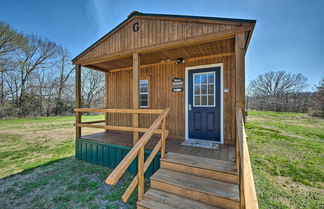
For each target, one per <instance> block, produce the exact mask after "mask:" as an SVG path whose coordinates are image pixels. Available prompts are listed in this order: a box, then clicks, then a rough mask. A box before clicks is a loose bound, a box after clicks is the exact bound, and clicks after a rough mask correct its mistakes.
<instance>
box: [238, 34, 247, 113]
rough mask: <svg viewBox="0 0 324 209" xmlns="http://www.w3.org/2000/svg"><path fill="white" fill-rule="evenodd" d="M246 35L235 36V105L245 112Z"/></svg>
mask: <svg viewBox="0 0 324 209" xmlns="http://www.w3.org/2000/svg"><path fill="white" fill-rule="evenodd" d="M245 43H246V39H245V33H239V34H237V35H236V36H235V103H236V107H240V108H241V110H242V111H245Z"/></svg>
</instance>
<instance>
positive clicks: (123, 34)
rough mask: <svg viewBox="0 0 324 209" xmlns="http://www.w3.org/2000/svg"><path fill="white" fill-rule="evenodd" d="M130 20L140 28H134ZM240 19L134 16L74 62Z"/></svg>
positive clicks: (191, 35)
mask: <svg viewBox="0 0 324 209" xmlns="http://www.w3.org/2000/svg"><path fill="white" fill-rule="evenodd" d="M134 23H139V25H140V30H139V31H138V32H134V31H133V29H132V27H133V24H134ZM245 25H246V24H244V23H234V22H225V21H224V22H222V21H201V20H197V19H196V20H192V19H189V20H184V19H161V18H154V17H150V18H143V17H134V18H133V19H130V20H129V21H128V22H127V23H125V24H124V25H122V26H120V27H119V28H117V29H116V30H115V31H114V32H113V33H111V34H110V35H108V36H107V37H105V38H103V39H102V40H101V41H99V42H98V43H97V44H95V46H93V47H92V48H90V49H89V50H87V51H86V52H85V53H84V54H83V55H82V56H80V57H79V58H78V59H77V60H76V62H77V63H80V64H82V63H85V62H89V61H91V60H95V59H98V58H102V57H107V56H111V55H114V54H120V53H126V52H128V51H133V50H138V49H142V48H147V47H153V46H159V45H161V46H163V45H165V44H167V43H172V42H177V41H181V40H191V39H195V38H199V37H201V38H204V37H207V36H210V35H213V34H217V33H221V32H224V31H231V30H233V31H234V30H235V29H237V28H239V27H242V28H243V26H245Z"/></svg>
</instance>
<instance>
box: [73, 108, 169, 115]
mask: <svg viewBox="0 0 324 209" xmlns="http://www.w3.org/2000/svg"><path fill="white" fill-rule="evenodd" d="M163 111H164V110H156V109H107V108H74V112H103V113H130V114H132V113H133V114H134V113H138V114H140V113H145V114H161V113H162V112H163Z"/></svg>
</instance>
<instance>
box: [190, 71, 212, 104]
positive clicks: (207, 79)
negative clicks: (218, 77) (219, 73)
mask: <svg viewBox="0 0 324 209" xmlns="http://www.w3.org/2000/svg"><path fill="white" fill-rule="evenodd" d="M193 81H194V83H193V95H194V102H193V103H194V104H193V105H194V106H206V107H208V106H215V72H205V73H194V74H193Z"/></svg>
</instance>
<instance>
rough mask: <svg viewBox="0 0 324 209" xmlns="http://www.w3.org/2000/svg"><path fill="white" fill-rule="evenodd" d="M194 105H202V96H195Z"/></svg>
mask: <svg viewBox="0 0 324 209" xmlns="http://www.w3.org/2000/svg"><path fill="white" fill-rule="evenodd" d="M194 105H195V106H196V105H200V96H195V103H194Z"/></svg>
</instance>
